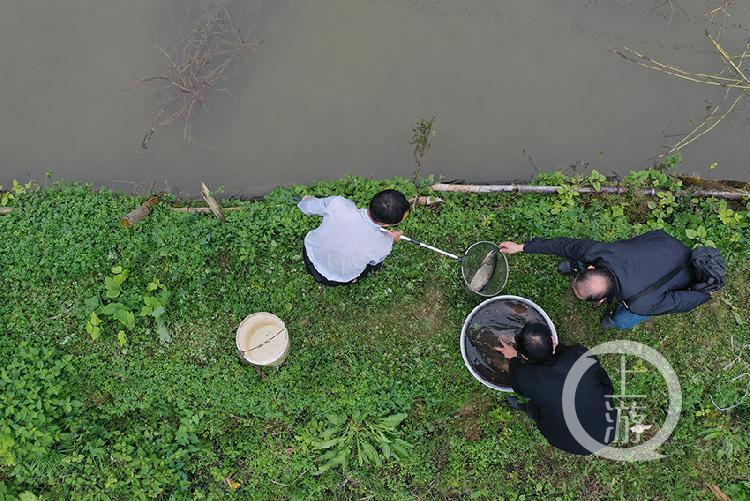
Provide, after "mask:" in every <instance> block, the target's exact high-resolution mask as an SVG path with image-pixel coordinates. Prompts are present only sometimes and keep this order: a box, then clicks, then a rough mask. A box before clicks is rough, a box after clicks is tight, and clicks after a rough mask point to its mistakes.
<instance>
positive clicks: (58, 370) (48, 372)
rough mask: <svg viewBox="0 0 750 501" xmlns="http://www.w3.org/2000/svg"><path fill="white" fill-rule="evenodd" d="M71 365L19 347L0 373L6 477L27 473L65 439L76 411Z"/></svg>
mask: <svg viewBox="0 0 750 501" xmlns="http://www.w3.org/2000/svg"><path fill="white" fill-rule="evenodd" d="M72 360H73V358H72V357H71V356H70V355H63V356H60V354H59V353H57V352H55V351H54V350H52V349H50V348H42V347H36V346H32V345H30V344H29V343H26V342H23V343H21V344H20V345H19V346H18V347H17V349H16V352H15V353H14V355H13V357H12V358H11V359H10V360H6V361H4V363H3V367H2V368H0V408H1V409H3V412H0V465H6V466H11V467H13V466H15V468H13V469H12V470H10V475H11V476H23V475H25V474H27V473H28V470H29V468H32V467H33V463H34V462H35V461H38V460H42V459H43V458H45V457H46V456H48V455H50V454H51V453H52V452H53V449H54V448H55V447H56V446H57V444H58V443H60V442H61V441H64V440H66V438H67V437H68V435H67V432H66V423H67V421H68V419H69V418H70V417H72V413H73V411H74V410H75V409H78V408H80V406H81V403H80V402H79V401H77V400H75V399H74V398H73V397H72V395H71V390H70V380H71V376H72V374H73V372H74V371H73V363H72ZM0 473H2V470H0Z"/></svg>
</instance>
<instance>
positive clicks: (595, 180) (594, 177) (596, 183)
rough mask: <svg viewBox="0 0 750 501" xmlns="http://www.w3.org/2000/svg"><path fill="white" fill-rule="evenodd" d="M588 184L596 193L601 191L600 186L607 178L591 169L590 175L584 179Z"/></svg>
mask: <svg viewBox="0 0 750 501" xmlns="http://www.w3.org/2000/svg"><path fill="white" fill-rule="evenodd" d="M586 181H587V182H588V184H590V185H591V187H592V188H594V189H595V190H596V191H599V190H601V189H602V184H603V183H606V182H607V178H606V177H605V176H604V175H603V174H601V173H600V172H599V171H598V170H596V169H592V171H591V175H590V176H589V177H588V178H587V179H586Z"/></svg>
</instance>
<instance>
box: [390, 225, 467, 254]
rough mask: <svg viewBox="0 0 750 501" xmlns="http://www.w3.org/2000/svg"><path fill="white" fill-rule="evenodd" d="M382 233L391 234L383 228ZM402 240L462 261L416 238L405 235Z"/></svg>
mask: <svg viewBox="0 0 750 501" xmlns="http://www.w3.org/2000/svg"><path fill="white" fill-rule="evenodd" d="M380 231H382V232H383V233H388V234H390V231H388V230H386V229H385V228H383V227H381V228H380ZM401 240H406V241H407V242H409V243H411V244H414V245H418V246H420V247H424V248H425V249H430V250H431V251H433V252H437V253H438V254H442V255H443V256H448V257H449V258H451V259H455V260H456V261H461V258H460V257H458V256H457V255H455V254H451V253H450V252H445V251H444V250H442V249H438V248H437V247H433V246H432V245H428V244H426V243H424V242H421V241H419V240H417V239H416V238H409V237H406V236H404V235H401Z"/></svg>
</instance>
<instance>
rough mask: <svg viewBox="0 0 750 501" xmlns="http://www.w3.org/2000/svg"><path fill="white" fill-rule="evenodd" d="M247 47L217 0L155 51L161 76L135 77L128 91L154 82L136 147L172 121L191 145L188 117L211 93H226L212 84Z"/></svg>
mask: <svg viewBox="0 0 750 501" xmlns="http://www.w3.org/2000/svg"><path fill="white" fill-rule="evenodd" d="M250 47H251V45H250V44H249V43H248V41H247V38H246V36H245V35H243V34H242V33H241V32H240V30H239V29H238V28H237V27H236V26H235V25H234V23H233V21H232V18H231V16H230V15H229V11H228V10H227V8H226V7H225V6H224V5H223V4H222V3H221V2H219V1H218V0H216V1H214V2H213V7H212V8H210V9H209V10H207V11H206V12H205V13H204V14H203V15H202V16H201V18H200V20H199V21H198V23H197V25H196V27H195V28H193V30H191V31H190V33H188V34H187V35H186V36H185V37H183V38H182V39H180V40H179V41H178V42H177V43H176V44H175V46H174V48H173V49H172V50H171V51H169V52H168V51H166V50H165V49H163V48H158V49H157V50H158V51H159V52H160V53H161V54H162V55H163V56H164V58H165V59H166V61H167V68H166V71H165V73H163V74H161V75H156V76H152V77H148V78H142V79H137V80H136V83H135V84H134V85H133V86H131V87H129V88H132V87H134V86H135V85H139V84H142V83H146V82H158V83H159V86H158V88H157V91H156V96H157V97H156V104H155V105H154V107H153V110H152V112H151V115H152V118H151V121H150V122H149V129H148V132H146V134H145V135H144V136H143V140H142V141H141V147H142V148H143V149H147V148H148V146H149V143H150V142H151V139H152V138H153V136H154V133H155V132H156V131H157V130H158V129H159V128H161V127H164V126H166V125H169V124H171V123H173V122H177V121H180V122H182V123H183V126H182V136H183V139H184V140H185V142H190V141H192V140H193V137H192V119H193V117H194V116H195V114H196V110H197V109H198V108H200V107H202V106H203V105H204V104H205V101H206V100H207V99H208V97H209V95H210V94H213V93H216V92H226V89H218V88H217V87H216V85H217V84H219V83H221V82H223V81H225V80H227V79H228V78H229V77H230V76H231V72H232V70H233V69H234V67H235V65H236V63H237V61H238V59H239V58H240V57H242V56H244V55H245V54H246V53H247V51H248V49H249V48H250ZM123 90H128V89H123Z"/></svg>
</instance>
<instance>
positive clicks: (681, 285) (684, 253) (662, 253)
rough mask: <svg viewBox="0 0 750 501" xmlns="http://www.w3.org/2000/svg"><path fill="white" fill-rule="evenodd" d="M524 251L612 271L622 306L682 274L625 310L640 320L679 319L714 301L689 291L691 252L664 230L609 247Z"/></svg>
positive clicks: (578, 244) (569, 242) (567, 245)
mask: <svg viewBox="0 0 750 501" xmlns="http://www.w3.org/2000/svg"><path fill="white" fill-rule="evenodd" d="M524 250H525V251H526V252H529V253H532V254H555V255H557V256H561V257H566V258H568V259H571V260H573V261H581V262H583V263H584V264H586V265H593V266H595V267H596V268H604V269H607V270H609V271H610V272H611V273H612V274H613V275H614V276H615V282H616V284H615V295H616V296H617V297H618V298H619V299H622V300H627V299H628V298H630V297H632V296H635V295H636V294H638V293H639V292H641V291H642V290H644V289H647V288H648V287H649V286H651V285H652V284H654V283H656V282H658V281H659V280H661V279H662V278H663V277H665V276H666V275H668V274H669V273H670V272H672V271H673V270H675V269H677V268H682V271H680V272H679V273H678V274H677V275H675V276H674V277H673V278H672V279H671V280H669V281H668V282H667V283H665V284H664V285H662V286H661V287H660V288H659V289H658V290H655V291H653V292H651V293H649V294H645V295H644V296H642V297H639V298H638V299H637V300H636V301H633V303H632V304H630V303H628V304H627V306H628V309H630V311H632V312H633V313H636V314H638V315H663V314H665V313H681V312H684V311H689V310H692V309H693V308H695V307H697V306H700V305H701V304H703V303H705V302H706V301H708V300H709V299H710V298H711V296H710V295H708V294H706V293H705V292H697V291H691V290H688V288H689V287H690V284H691V283H693V282H694V280H695V277H694V273H693V270H692V268H691V267H690V266H689V264H690V254H691V251H690V248H688V247H687V246H686V245H685V244H683V243H682V242H680V241H679V240H677V239H676V238H674V237H672V236H670V235H668V234H667V233H665V232H663V231H661V230H657V231H650V232H648V233H644V234H643V235H640V236H638V237H635V238H631V239H629V240H618V241H616V242H611V243H608V242H597V241H595V240H578V239H573V238H555V239H551V240H547V239H544V238H535V239H533V240H531V241H530V242H529V243H527V244H526V245H525V246H524Z"/></svg>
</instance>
